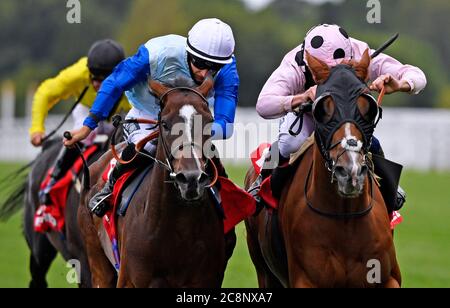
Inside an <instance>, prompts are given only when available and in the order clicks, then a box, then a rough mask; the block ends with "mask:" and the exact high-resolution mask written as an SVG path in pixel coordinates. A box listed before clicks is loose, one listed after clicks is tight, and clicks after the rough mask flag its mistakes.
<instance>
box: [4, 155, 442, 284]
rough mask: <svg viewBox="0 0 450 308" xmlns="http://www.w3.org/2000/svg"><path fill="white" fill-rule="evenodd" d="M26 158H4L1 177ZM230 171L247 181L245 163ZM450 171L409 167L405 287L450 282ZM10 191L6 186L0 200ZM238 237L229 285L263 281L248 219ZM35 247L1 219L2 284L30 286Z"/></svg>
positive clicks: (59, 273) (58, 265)
mask: <svg viewBox="0 0 450 308" xmlns="http://www.w3.org/2000/svg"><path fill="white" fill-rule="evenodd" d="M18 166H20V164H10V163H0V170H1V171H0V172H1V173H0V178H3V176H4V175H6V174H8V173H9V172H10V171H12V170H14V169H15V168H17V167H18ZM227 171H228V173H229V175H230V177H231V178H232V179H233V181H234V182H235V183H237V184H238V185H241V186H242V185H243V182H244V176H245V171H246V169H245V168H242V167H235V166H229V167H228V168H227ZM449 184H450V173H440V172H418V171H405V172H404V174H403V177H402V187H403V188H404V189H405V190H406V191H407V193H408V202H407V204H406V205H405V208H404V209H402V215H403V217H404V221H403V223H402V224H400V225H399V226H398V227H397V229H396V233H395V243H396V248H397V256H398V259H399V264H400V268H401V271H402V276H403V287H450V241H449V240H448V236H449V235H450V224H449V223H448V219H449V217H450V207H449V205H450V204H449V200H450V189H449V186H448V185H449ZM6 194H7V192H5V191H0V200H3V198H4V197H5V196H6ZM236 234H237V236H238V243H237V246H236V248H235V250H234V254H233V257H232V258H231V260H230V261H229V265H228V268H227V271H226V273H225V280H224V283H223V286H224V287H231V288H240V287H257V282H256V274H255V270H254V267H253V265H252V263H251V260H250V257H249V255H248V251H247V245H246V242H245V227H244V225H243V223H241V224H239V225H238V227H237V229H236ZM28 259H29V251H28V247H27V245H26V242H25V240H24V238H23V235H22V231H21V214H20V213H19V214H17V215H15V216H14V217H13V218H11V219H10V220H9V221H8V222H6V223H4V222H2V223H0V287H27V285H28V282H29V279H30V274H29V271H28ZM68 271H69V268H67V267H66V265H65V262H64V261H63V260H62V258H61V257H58V258H57V259H56V261H55V262H54V264H53V265H52V267H51V269H50V272H49V274H48V282H49V286H50V287H74V285H71V284H69V283H68V282H67V281H66V275H67V273H68Z"/></svg>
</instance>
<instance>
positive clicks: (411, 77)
mask: <svg viewBox="0 0 450 308" xmlns="http://www.w3.org/2000/svg"><path fill="white" fill-rule="evenodd" d="M351 41H352V47H353V51H354V52H355V58H356V60H359V59H360V58H361V55H362V54H363V53H364V51H365V50H366V49H367V48H369V46H368V45H367V43H364V42H362V41H358V40H356V39H353V38H352V39H351ZM374 51H375V50H373V49H372V50H370V54H372V53H373V52H374ZM383 74H391V75H392V76H394V77H395V78H397V79H399V80H405V81H406V82H408V84H409V85H410V87H411V92H410V93H412V94H418V93H420V92H421V91H422V90H423V89H424V88H425V86H426V84H427V79H426V77H425V74H424V73H423V71H422V70H421V69H420V68H418V67H416V66H412V65H409V64H402V63H400V62H399V61H398V60H396V59H394V58H393V57H391V56H388V55H386V54H384V53H381V54H379V55H378V56H377V57H375V59H373V60H372V62H371V63H370V80H375V79H376V78H377V77H378V76H381V75H383Z"/></svg>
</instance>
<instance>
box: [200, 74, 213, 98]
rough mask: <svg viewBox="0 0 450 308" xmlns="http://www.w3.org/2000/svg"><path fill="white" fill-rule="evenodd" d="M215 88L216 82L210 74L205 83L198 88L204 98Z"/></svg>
mask: <svg viewBox="0 0 450 308" xmlns="http://www.w3.org/2000/svg"><path fill="white" fill-rule="evenodd" d="M213 86H214V80H213V78H212V76H211V75H210V74H208V75H207V76H206V78H205V80H203V83H202V84H201V85H200V86H198V87H197V89H196V90H197V91H198V92H200V93H201V94H202V95H203V96H204V97H206V96H208V92H209V90H211V88H212V87H213Z"/></svg>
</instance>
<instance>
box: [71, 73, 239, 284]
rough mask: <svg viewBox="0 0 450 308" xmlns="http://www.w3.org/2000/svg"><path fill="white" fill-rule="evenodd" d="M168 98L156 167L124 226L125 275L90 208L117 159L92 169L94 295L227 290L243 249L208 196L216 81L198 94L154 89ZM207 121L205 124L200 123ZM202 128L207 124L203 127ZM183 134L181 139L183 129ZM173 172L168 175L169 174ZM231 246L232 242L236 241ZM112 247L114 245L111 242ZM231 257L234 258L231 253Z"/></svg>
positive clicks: (84, 221)
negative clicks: (207, 151) (105, 290)
mask: <svg viewBox="0 0 450 308" xmlns="http://www.w3.org/2000/svg"><path fill="white" fill-rule="evenodd" d="M149 86H150V88H151V90H152V92H153V93H154V94H155V95H156V96H157V97H159V98H160V102H161V111H160V117H159V121H158V125H159V130H160V132H159V136H158V143H157V149H156V154H155V157H154V158H155V159H156V161H158V162H160V163H158V164H157V163H156V162H155V164H154V166H153V169H152V171H151V172H149V173H148V174H147V175H146V176H145V178H144V180H143V181H142V184H141V186H140V188H139V189H138V191H137V192H136V194H135V195H134V197H133V199H132V201H131V203H130V205H129V207H128V210H127V213H126V215H125V216H124V217H123V216H119V218H118V224H117V228H118V229H117V230H118V231H117V232H118V242H119V252H120V269H119V270H118V271H117V272H116V270H115V269H114V267H113V265H112V263H111V262H110V261H109V259H108V257H107V255H106V254H105V250H104V249H105V248H104V246H103V247H102V245H105V243H104V241H105V240H104V239H101V237H99V234H101V233H104V230H103V225H102V220H101V219H100V218H98V217H96V216H95V217H93V216H92V215H91V214H90V212H89V211H88V208H87V204H88V202H89V199H90V198H91V197H92V196H93V194H94V193H95V192H96V191H98V189H100V188H101V187H102V185H103V184H104V181H103V180H102V178H101V173H102V172H103V171H104V170H105V167H106V166H107V164H108V163H109V161H110V160H111V158H112V154H111V153H110V152H108V153H106V154H105V155H104V156H103V157H102V158H101V159H100V160H99V161H98V162H96V163H95V164H93V165H92V166H91V168H90V172H91V182H92V183H97V185H95V186H94V187H93V189H91V191H89V192H86V193H85V194H84V196H83V203H82V205H81V206H80V208H79V224H80V227H81V230H82V234H83V237H84V241H85V244H86V248H87V253H88V259H89V264H90V268H91V272H92V284H93V286H94V287H214V288H216V287H220V286H221V284H222V281H223V277H224V272H225V268H226V262H227V258H228V257H230V256H231V253H228V254H227V253H226V243H227V245H228V247H231V252H232V250H233V248H234V246H235V244H236V238H235V233H234V230H233V231H232V234H231V236H229V237H225V236H224V229H223V220H222V218H221V217H220V215H218V213H217V210H216V208H215V206H214V203H213V202H214V201H213V199H212V197H211V195H210V194H209V193H207V189H208V186H209V183H210V177H209V176H208V175H207V169H208V168H207V165H208V163H207V162H209V161H210V160H207V159H206V158H205V155H204V153H203V149H204V147H205V145H206V144H207V142H208V140H209V139H208V138H210V135H211V130H210V129H206V125H209V124H210V123H212V121H213V117H212V114H211V112H210V110H209V108H208V104H207V101H206V99H205V97H206V95H207V93H208V92H209V91H210V90H211V88H212V86H213V81H212V79H211V78H207V79H205V81H204V82H203V83H202V84H201V85H200V86H198V87H195V88H192V87H191V85H188V86H181V87H178V86H175V87H169V86H166V85H163V84H161V83H158V82H156V81H150V82H149ZM198 121H200V122H198ZM198 123H200V124H198ZM176 126H178V127H182V130H183V131H184V133H182V134H181V135H180V133H179V130H178V129H176V128H175V127H176ZM164 164H165V167H164V166H163V165H164ZM230 239H231V240H230ZM106 241H109V239H107V240H106ZM227 251H230V249H228V250H227Z"/></svg>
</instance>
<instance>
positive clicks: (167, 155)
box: [111, 87, 219, 188]
mask: <svg viewBox="0 0 450 308" xmlns="http://www.w3.org/2000/svg"><path fill="white" fill-rule="evenodd" d="M175 91H189V92H192V93H195V94H196V95H198V96H199V97H200V98H201V99H202V101H203V102H204V103H205V104H206V105H208V100H207V99H206V98H205V97H204V96H203V94H202V93H200V92H199V91H197V90H196V89H193V88H189V87H175V88H171V89H169V90H167V91H166V92H164V93H163V94H162V95H161V96H160V97H159V100H160V102H161V111H160V112H159V114H158V120H148V119H127V120H122V119H121V117H120V116H118V115H116V116H114V118H113V125H114V127H115V128H116V129H115V130H114V132H113V138H112V139H113V140H115V138H114V136H115V133H116V131H117V128H118V127H119V125H121V124H126V123H145V124H152V125H154V126H152V127H150V128H149V130H154V129H156V128H159V130H156V131H154V132H152V133H151V134H149V135H148V136H147V137H145V138H144V139H142V140H141V141H139V142H138V143H137V144H136V147H135V150H136V154H135V155H134V156H133V158H131V159H130V160H128V161H124V160H122V159H121V158H120V157H119V155H118V153H117V150H116V149H115V144H114V143H113V142H112V143H111V150H112V153H113V156H114V158H115V159H116V160H117V161H118V162H119V163H121V164H129V163H131V162H132V161H133V160H134V159H135V158H136V157H137V155H142V156H145V157H147V158H149V159H151V160H152V161H154V162H155V163H156V164H157V165H159V166H161V167H163V168H165V169H166V170H167V171H168V172H169V178H170V180H169V181H165V182H166V183H173V184H174V185H175V186H176V185H177V184H176V181H175V177H176V176H177V174H176V173H175V171H174V170H175V169H174V167H173V160H174V159H175V155H174V154H176V153H177V152H178V151H182V150H183V149H184V148H185V147H191V148H192V151H195V149H196V148H197V149H201V150H203V146H202V145H200V144H198V143H195V142H183V143H182V144H181V145H180V146H179V147H178V149H177V151H176V152H175V153H174V152H173V151H171V150H170V149H169V146H168V144H167V141H166V139H165V137H164V134H162V133H161V129H163V130H166V129H167V128H166V127H165V126H164V125H162V124H164V121H162V120H161V112H162V110H163V109H164V106H165V104H164V101H165V100H166V99H167V96H168V95H169V94H170V93H172V92H175ZM158 137H159V139H160V141H161V144H162V147H163V151H164V159H163V160H159V159H157V158H156V157H154V156H152V155H150V154H149V153H148V152H147V153H146V152H144V151H142V150H143V148H144V146H145V145H146V144H147V143H148V142H150V141H151V140H154V139H156V138H158ZM208 164H209V165H211V168H212V171H213V176H212V180H211V183H210V184H208V185H207V186H206V187H207V188H209V187H212V186H214V185H215V183H216V182H217V180H218V177H219V175H218V170H217V167H216V165H215V164H214V162H213V160H212V159H211V158H208V159H207V160H206V162H205V163H204V168H205V170H207V167H208Z"/></svg>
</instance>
